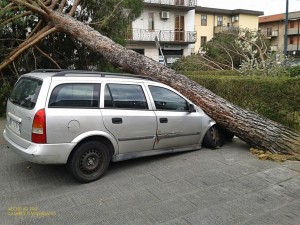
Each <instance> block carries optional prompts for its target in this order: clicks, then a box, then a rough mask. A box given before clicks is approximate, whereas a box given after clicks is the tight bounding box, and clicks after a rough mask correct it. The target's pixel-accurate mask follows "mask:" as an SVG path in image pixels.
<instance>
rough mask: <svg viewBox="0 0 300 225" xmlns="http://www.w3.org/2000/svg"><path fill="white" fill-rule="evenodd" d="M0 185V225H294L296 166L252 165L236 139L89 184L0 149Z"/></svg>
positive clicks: (126, 168)
mask: <svg viewBox="0 0 300 225" xmlns="http://www.w3.org/2000/svg"><path fill="white" fill-rule="evenodd" d="M1 130H3V129H2V128H1ZM0 180H1V182H0V224H1V225H2V224H7V225H12V224H28V225H33V224H42V225H47V224H55V225H61V224H64V225H65V224H70V225H71V224H86V225H96V224H104V225H114V224H120V225H126V224H128V225H135V224H136V225H143V224H149V225H152V224H160V225H171V224H174V225H189V224H203V225H210V224H211V225H218V224H228V225H234V224H239V225H271V224H272V225H275V224H276V225H290V224H291V225H299V224H300V164H299V162H287V163H283V164H279V163H275V162H269V161H260V160H258V159H256V158H255V157H253V156H252V155H251V154H250V153H249V151H248V146H247V145H246V144H244V143H242V142H241V141H239V140H238V139H234V141H233V142H232V143H229V144H227V145H225V146H224V147H223V148H222V149H219V150H208V149H202V150H200V151H194V152H188V153H181V154H173V155H164V156H156V157H148V158H143V159H135V160H129V161H125V162H119V163H113V164H111V166H110V168H109V170H108V173H107V174H106V175H105V176H104V177H103V178H102V179H101V180H99V181H96V182H93V183H89V184H79V183H77V182H76V181H74V179H73V178H72V177H70V175H69V174H68V173H67V172H66V170H65V167H64V166H45V165H36V164H32V163H29V162H26V161H23V160H22V159H21V158H20V157H19V156H17V155H15V154H14V153H12V152H11V151H10V150H9V149H6V147H5V145H0Z"/></svg>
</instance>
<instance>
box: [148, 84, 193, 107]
mask: <svg viewBox="0 0 300 225" xmlns="http://www.w3.org/2000/svg"><path fill="white" fill-rule="evenodd" d="M149 89H150V92H151V95H152V97H153V100H154V103H155V107H156V109H157V110H175V111H188V102H187V101H186V100H185V99H184V98H182V97H181V96H179V95H178V94H177V93H175V92H173V91H171V90H169V89H166V88H162V87H157V86H151V85H149Z"/></svg>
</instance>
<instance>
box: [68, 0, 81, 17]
mask: <svg viewBox="0 0 300 225" xmlns="http://www.w3.org/2000/svg"><path fill="white" fill-rule="evenodd" d="M79 3H80V0H75V1H74V3H73V5H72V8H71V10H70V12H69V13H68V14H69V16H74V14H75V12H76V9H77V7H78V5H79Z"/></svg>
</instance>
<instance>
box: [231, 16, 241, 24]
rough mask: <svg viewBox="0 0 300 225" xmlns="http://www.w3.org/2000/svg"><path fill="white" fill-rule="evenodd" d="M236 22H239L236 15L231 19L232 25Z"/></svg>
mask: <svg viewBox="0 0 300 225" xmlns="http://www.w3.org/2000/svg"><path fill="white" fill-rule="evenodd" d="M237 21H239V16H238V15H236V16H233V17H231V22H232V23H234V22H237Z"/></svg>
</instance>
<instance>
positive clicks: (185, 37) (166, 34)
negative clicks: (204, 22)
mask: <svg viewBox="0 0 300 225" xmlns="http://www.w3.org/2000/svg"><path fill="white" fill-rule="evenodd" d="M155 36H157V38H158V40H159V41H161V42H182V43H195V42H196V38H197V32H196V31H174V30H148V29H132V30H129V33H128V36H127V39H128V40H130V41H145V42H154V38H155Z"/></svg>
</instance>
